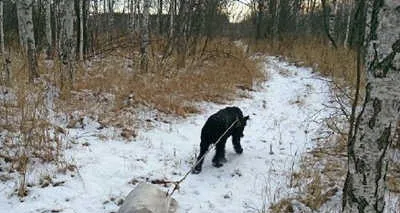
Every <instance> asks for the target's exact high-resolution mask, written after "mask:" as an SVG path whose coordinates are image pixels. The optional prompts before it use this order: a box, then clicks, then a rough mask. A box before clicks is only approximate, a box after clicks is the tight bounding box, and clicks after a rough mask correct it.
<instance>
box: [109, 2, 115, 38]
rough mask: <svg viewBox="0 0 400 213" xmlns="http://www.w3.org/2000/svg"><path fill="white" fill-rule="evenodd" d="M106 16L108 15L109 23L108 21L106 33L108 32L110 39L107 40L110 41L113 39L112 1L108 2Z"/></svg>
mask: <svg viewBox="0 0 400 213" xmlns="http://www.w3.org/2000/svg"><path fill="white" fill-rule="evenodd" d="M108 15H109V21H108V31H110V34H109V35H110V37H109V39H110V40H112V39H113V38H112V37H113V30H114V29H113V28H114V0H108Z"/></svg>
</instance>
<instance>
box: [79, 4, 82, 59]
mask: <svg viewBox="0 0 400 213" xmlns="http://www.w3.org/2000/svg"><path fill="white" fill-rule="evenodd" d="M79 20H80V21H79V29H80V30H79V60H80V61H83V0H79Z"/></svg>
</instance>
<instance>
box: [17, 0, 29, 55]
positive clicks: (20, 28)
mask: <svg viewBox="0 0 400 213" xmlns="http://www.w3.org/2000/svg"><path fill="white" fill-rule="evenodd" d="M22 2H23V0H16V1H15V4H16V7H17V19H18V35H19V45H20V46H21V48H23V49H27V46H26V41H25V39H24V35H25V34H26V32H25V31H24V30H25V27H24V22H25V21H24V19H23V13H22V12H18V11H23V10H24V8H23V5H22Z"/></svg>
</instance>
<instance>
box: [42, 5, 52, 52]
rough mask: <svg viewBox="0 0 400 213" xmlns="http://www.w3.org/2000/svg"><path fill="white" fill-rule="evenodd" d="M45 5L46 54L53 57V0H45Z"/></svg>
mask: <svg viewBox="0 0 400 213" xmlns="http://www.w3.org/2000/svg"><path fill="white" fill-rule="evenodd" d="M43 3H44V7H45V26H46V27H45V28H46V30H45V34H46V55H47V58H48V59H50V58H52V55H53V51H52V49H53V48H52V45H53V40H52V29H51V0H44V2H43Z"/></svg>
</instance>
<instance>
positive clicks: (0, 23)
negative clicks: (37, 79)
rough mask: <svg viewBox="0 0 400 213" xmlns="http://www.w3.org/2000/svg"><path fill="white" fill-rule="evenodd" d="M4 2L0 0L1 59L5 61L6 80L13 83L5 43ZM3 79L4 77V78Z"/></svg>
mask: <svg viewBox="0 0 400 213" xmlns="http://www.w3.org/2000/svg"><path fill="white" fill-rule="evenodd" d="M3 7H4V2H3V0H0V51H1V59H2V62H3V72H4V78H5V79H4V80H5V81H6V83H7V84H10V83H11V72H10V66H9V59H8V53H7V52H6V49H5V45H4V18H3V17H4V13H3ZM2 80H3V79H2Z"/></svg>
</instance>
